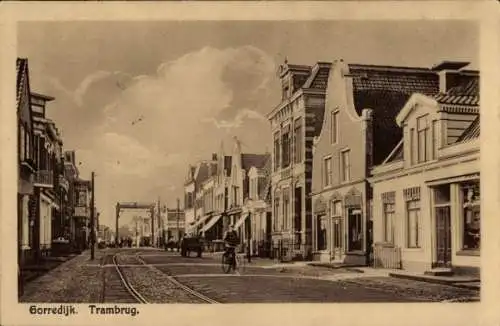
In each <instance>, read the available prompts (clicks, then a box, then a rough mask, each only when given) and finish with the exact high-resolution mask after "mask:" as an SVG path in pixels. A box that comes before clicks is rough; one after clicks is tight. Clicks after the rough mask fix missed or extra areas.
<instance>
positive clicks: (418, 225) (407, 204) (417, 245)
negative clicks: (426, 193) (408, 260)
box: [405, 199, 422, 249]
mask: <svg viewBox="0 0 500 326" xmlns="http://www.w3.org/2000/svg"><path fill="white" fill-rule="evenodd" d="M412 203H416V207H411V204H412ZM412 212H415V213H416V216H415V244H412V243H411V238H410V234H411V228H412V227H413V225H412V224H411V223H410V214H411V213H412ZM421 212H422V209H421V202H420V199H413V200H406V201H405V215H406V248H408V249H421V248H422V243H421V239H422V237H421V234H420V233H421V227H422V221H421V219H422V214H421Z"/></svg>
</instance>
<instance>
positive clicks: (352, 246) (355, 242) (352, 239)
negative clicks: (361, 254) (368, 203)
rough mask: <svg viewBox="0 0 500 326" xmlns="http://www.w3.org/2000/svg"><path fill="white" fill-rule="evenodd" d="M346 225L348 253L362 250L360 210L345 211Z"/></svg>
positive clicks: (349, 209)
mask: <svg viewBox="0 0 500 326" xmlns="http://www.w3.org/2000/svg"><path fill="white" fill-rule="evenodd" d="M347 223H348V242H347V248H348V250H349V251H361V250H363V224H362V217H361V208H352V207H351V208H348V209H347Z"/></svg>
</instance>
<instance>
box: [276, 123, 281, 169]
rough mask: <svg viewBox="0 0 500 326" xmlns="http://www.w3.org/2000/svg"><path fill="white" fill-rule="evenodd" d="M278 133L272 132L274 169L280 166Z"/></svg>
mask: <svg viewBox="0 0 500 326" xmlns="http://www.w3.org/2000/svg"><path fill="white" fill-rule="evenodd" d="M280 155H281V153H280V133H279V131H278V132H276V133H275V134H274V170H275V171H276V170H278V169H279V166H280Z"/></svg>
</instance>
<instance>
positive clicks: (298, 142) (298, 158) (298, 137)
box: [293, 119, 303, 163]
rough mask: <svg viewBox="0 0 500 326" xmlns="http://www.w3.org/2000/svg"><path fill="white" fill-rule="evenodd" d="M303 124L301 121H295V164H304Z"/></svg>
mask: <svg viewBox="0 0 500 326" xmlns="http://www.w3.org/2000/svg"><path fill="white" fill-rule="evenodd" d="M302 138H303V137H302V122H301V120H300V119H297V120H295V130H294V140H293V143H294V151H293V153H294V162H295V163H300V162H302V142H303V139H302Z"/></svg>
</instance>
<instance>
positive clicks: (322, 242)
mask: <svg viewBox="0 0 500 326" xmlns="http://www.w3.org/2000/svg"><path fill="white" fill-rule="evenodd" d="M317 223H318V250H326V238H327V236H326V220H325V216H318V219H317Z"/></svg>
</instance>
